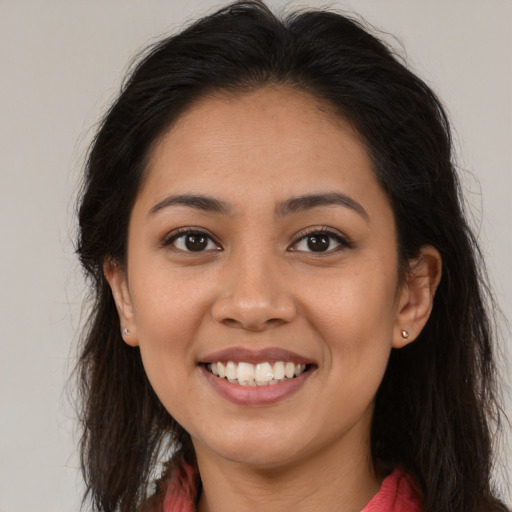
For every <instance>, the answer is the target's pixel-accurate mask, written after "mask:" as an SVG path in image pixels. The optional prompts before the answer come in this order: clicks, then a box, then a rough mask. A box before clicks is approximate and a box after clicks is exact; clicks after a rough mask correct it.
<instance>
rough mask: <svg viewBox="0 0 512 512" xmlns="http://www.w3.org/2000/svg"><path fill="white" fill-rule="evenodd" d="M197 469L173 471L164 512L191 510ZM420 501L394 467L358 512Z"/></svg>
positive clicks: (414, 508)
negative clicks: (376, 491)
mask: <svg viewBox="0 0 512 512" xmlns="http://www.w3.org/2000/svg"><path fill="white" fill-rule="evenodd" d="M196 482H197V478H196V471H195V469H194V468H193V467H191V466H189V465H188V464H184V465H183V466H181V467H180V468H178V469H176V470H175V471H174V472H173V475H172V477H171V479H170V481H169V485H168V487H167V492H166V494H165V498H164V503H163V512H194V511H195V502H196V499H197V485H196ZM422 510H423V507H422V506H421V500H420V498H419V495H418V492H417V490H416V487H415V485H414V483H413V482H412V480H411V479H410V477H408V476H407V475H406V474H405V473H403V472H402V471H401V470H400V469H395V470H394V471H393V473H391V475H389V476H388V477H387V478H386V479H385V480H384V482H382V486H381V488H380V491H379V492H378V493H377V494H376V495H375V496H374V497H373V498H372V499H371V501H370V502H369V503H368V504H367V505H366V506H365V507H364V508H363V510H362V511H361V512H421V511H422Z"/></svg>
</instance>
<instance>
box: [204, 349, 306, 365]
mask: <svg viewBox="0 0 512 512" xmlns="http://www.w3.org/2000/svg"><path fill="white" fill-rule="evenodd" d="M222 361H233V362H235V363H237V362H238V363H239V362H245V363H253V364H257V363H264V362H275V361H290V362H293V363H296V364H297V363H301V364H315V362H314V361H313V360H312V359H311V358H308V357H304V356H302V355H300V354H297V353H295V352H292V351H290V350H286V349H283V348H278V347H269V348H261V349H254V348H247V347H230V348H225V349H222V350H218V351H216V352H211V353H210V354H207V355H205V356H204V357H201V358H200V360H199V364H206V363H215V362H222Z"/></svg>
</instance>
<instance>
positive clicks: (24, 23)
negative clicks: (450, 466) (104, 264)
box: [0, 0, 512, 512]
mask: <svg viewBox="0 0 512 512" xmlns="http://www.w3.org/2000/svg"><path fill="white" fill-rule="evenodd" d="M220 5H221V3H220V2H218V1H214V0H189V1H187V2H184V1H183V2H182V1H173V0H167V1H164V0H144V1H143V0H102V1H101V0H83V1H81V0H62V1H57V0H34V1H30V0H0V511H1V512H36V511H37V512H61V511H62V512H71V511H77V510H78V509H79V505H80V499H81V492H82V487H81V486H82V484H81V477H80V474H79V470H78V467H79V464H78V458H77V454H76V449H75V446H76V443H77V434H76V428H77V425H76V422H75V420H74V411H73V407H72V405H71V404H70V403H69V400H68V399H67V391H66V383H67V381H68V379H69V372H70V369H71V368H72V367H73V364H74V356H75V348H74V346H75V345H76V339H77V331H78V330H79V328H80V325H81V322H82V320H81V318H80V310H81V303H82V300H83V295H84V288H83V283H82V280H81V274H80V271H79V268H78V265H77V262H76V259H75V256H74V249H73V237H74V232H75V220H74V200H75V195H76V190H77V183H78V180H79V176H80V172H81V169H82V165H83V160H84V156H85V153H86V149H87V145H88V143H89V142H90V140H91V137H92V135H93V133H94V130H95V127H96V124H97V122H98V120H99V118H100V115H101V113H102V112H104V110H105V108H106V107H107V106H108V104H109V103H110V102H111V101H112V99H113V98H114V97H115V96H116V94H117V92H118V90H119V86H120V83H121V80H122V76H123V74H124V72H125V71H126V70H127V69H128V65H129V62H130V60H131V58H132V57H133V56H134V55H135V54H136V53H137V52H138V51H140V50H141V49H142V48H143V47H145V46H146V45H147V44H149V43H151V42H155V41H156V40H157V39H158V38H159V37H162V36H164V35H166V34H168V33H169V32H173V31H176V30H177V29H179V28H180V27H182V26H183V24H184V23H186V22H188V21H190V20H191V19H192V18H194V17H197V16H198V15H201V14H203V13H205V12H208V11H211V10H212V8H214V7H218V6H220ZM270 5H271V6H273V7H275V8H276V9H278V10H279V9H282V8H283V7H285V4H284V2H279V1H277V0H276V1H273V2H270ZM307 5H310V6H330V7H334V8H338V9H342V10H345V11H349V12H357V13H359V14H361V15H363V16H364V17H365V18H366V19H367V20H368V21H370V22H371V23H372V24H373V25H375V26H376V27H378V28H380V29H383V30H384V31H385V32H386V34H387V35H385V38H386V39H387V40H388V41H390V42H391V43H392V44H394V45H395V46H396V47H397V48H398V50H399V51H400V53H402V54H403V55H405V58H406V61H407V62H408V64H409V66H410V67H412V68H413V69H414V70H415V71H416V72H417V73H419V74H420V75H421V76H422V77H423V78H424V79H425V80H426V81H427V82H428V83H429V84H430V85H431V87H433V89H434V90H435V91H437V93H438V94H439V95H440V96H441V98H442V99H443V101H444V103H445V105H446V106H447V108H448V111H449V113H450V117H451V120H452V123H453V126H454V132H455V137H456V148H457V152H458V161H459V165H460V167H461V169H462V172H463V177H464V188H465V192H466V196H467V199H468V202H469V204H470V206H471V212H472V216H473V222H474V226H475V229H476V231H477V233H478V237H479V240H480V242H481V244H482V246H483V249H484V254H485V256H486V257H487V261H488V264H489V270H490V273H491V277H492V279H493V282H494V286H495V290H496V295H497V298H498V301H499V303H500V305H501V308H502V309H503V312H504V313H505V316H506V317H508V320H509V321H511V319H512V269H511V267H512V265H511V264H512V258H511V254H512V228H511V223H512V200H511V197H512V59H511V54H512V1H510V0H479V1H477V0H448V1H447V0H429V1H423V0H417V1H416V0H387V1H385V0H359V1H357V0H352V1H343V0H340V1H332V2H330V3H329V4H326V3H324V2H317V1H309V2H307V1H304V2H300V3H299V2H293V1H292V2H287V4H286V6H288V7H290V8H294V7H299V6H307ZM395 36H396V38H398V40H399V41H401V43H403V47H404V48H405V49H404V48H402V47H401V44H400V43H399V42H398V41H396V40H395ZM504 345H505V346H506V347H507V346H508V350H509V353H510V352H511V350H510V347H511V341H510V335H508V334H505V335H504ZM506 357H507V356H506V355H503V356H501V357H500V362H501V364H502V367H503V369H504V373H506V374H510V359H509V360H508V362H507V358H506ZM507 378H508V377H507ZM67 389H69V387H68V388H67ZM504 389H505V392H506V393H508V398H507V400H508V401H507V406H506V407H507V410H508V412H509V415H510V416H512V414H511V409H512V408H511V401H510V394H509V392H508V391H507V389H508V388H505V387H504ZM500 452H501V453H502V455H503V461H504V464H505V465H508V466H509V467H510V465H511V464H512V456H511V449H510V446H508V447H507V446H504V447H502V449H501V450H500ZM502 480H503V479H502ZM504 483H505V482H503V481H502V484H504ZM508 500H509V502H510V501H511V499H510V495H509V497H508Z"/></svg>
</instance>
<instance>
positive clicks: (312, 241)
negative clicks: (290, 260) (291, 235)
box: [306, 235, 331, 252]
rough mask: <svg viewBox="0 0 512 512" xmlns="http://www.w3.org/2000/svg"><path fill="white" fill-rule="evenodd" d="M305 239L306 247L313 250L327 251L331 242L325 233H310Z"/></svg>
mask: <svg viewBox="0 0 512 512" xmlns="http://www.w3.org/2000/svg"><path fill="white" fill-rule="evenodd" d="M306 240H307V246H308V249H309V250H310V251H313V252H323V251H327V250H328V249H329V245H330V243H331V240H330V237H329V236H327V235H312V236H308V237H307V238H306Z"/></svg>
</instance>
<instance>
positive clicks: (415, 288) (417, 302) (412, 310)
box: [392, 245, 442, 348]
mask: <svg viewBox="0 0 512 512" xmlns="http://www.w3.org/2000/svg"><path fill="white" fill-rule="evenodd" d="M441 270H442V260H441V255H440V254H439V252H438V251H437V249H436V248H435V247H432V246H431V245H425V246H423V247H422V248H421V249H420V254H419V256H418V257H417V258H415V259H414V260H411V261H409V270H408V272H407V276H406V278H405V283H404V284H403V286H402V288H401V290H400V293H399V297H398V310H397V316H396V321H395V328H394V333H393V343H392V346H393V348H402V347H404V346H405V345H407V344H409V343H411V341H414V340H415V339H416V338H417V337H418V335H419V333H420V332H421V330H422V329H423V327H424V326H425V324H426V323H427V320H428V318H429V316H430V313H431V311H432V306H433V303H434V295H435V293H436V290H437V286H438V285H439V282H440V280H441Z"/></svg>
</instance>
